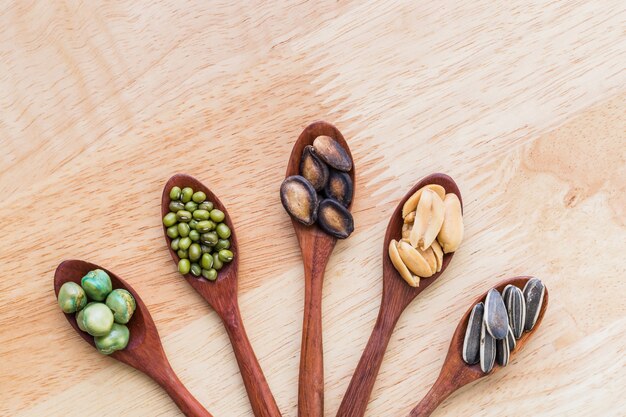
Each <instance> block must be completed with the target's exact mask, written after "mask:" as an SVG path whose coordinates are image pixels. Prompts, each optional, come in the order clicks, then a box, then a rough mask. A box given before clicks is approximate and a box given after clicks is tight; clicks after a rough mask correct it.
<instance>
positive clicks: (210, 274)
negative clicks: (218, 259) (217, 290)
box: [202, 268, 217, 281]
mask: <svg viewBox="0 0 626 417" xmlns="http://www.w3.org/2000/svg"><path fill="white" fill-rule="evenodd" d="M202 276H203V277H205V278H206V279H208V280H209V281H215V280H216V279H217V271H216V270H215V269H213V268H211V269H203V270H202Z"/></svg>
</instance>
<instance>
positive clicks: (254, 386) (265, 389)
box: [161, 174, 281, 417]
mask: <svg viewBox="0 0 626 417" xmlns="http://www.w3.org/2000/svg"><path fill="white" fill-rule="evenodd" d="M174 186H177V187H180V188H181V189H182V188H184V187H191V188H193V190H194V191H202V192H204V193H205V194H206V196H207V197H206V198H207V200H209V201H212V202H213V204H214V207H215V208H217V209H219V210H221V211H222V212H223V213H224V215H225V219H224V222H225V223H226V225H227V226H228V227H229V228H230V231H231V235H230V244H231V246H230V250H231V251H232V252H233V255H234V257H233V260H232V261H231V262H230V263H224V267H223V268H222V269H221V270H219V271H218V275H217V279H216V280H215V281H209V280H207V279H205V278H203V277H196V276H194V275H192V274H191V273H188V274H185V275H184V276H183V278H184V279H185V281H187V282H188V283H189V284H190V285H191V286H192V287H193V289H195V290H196V292H198V294H200V296H201V297H202V298H204V299H205V300H206V302H207V303H208V304H209V305H210V306H211V307H212V308H213V310H215V312H216V313H217V314H218V315H219V316H220V318H221V319H222V323H223V324H224V328H225V329H226V332H227V333H228V337H229V338H230V342H231V344H232V346H233V351H234V353H235V357H236V359H237V364H238V365H239V370H240V372H241V376H242V378H243V382H244V385H245V387H246V392H247V394H248V398H249V399H250V405H251V407H252V411H253V412H254V415H255V416H256V417H279V416H280V415H281V414H280V411H279V409H278V406H277V405H276V400H275V399H274V397H273V395H272V392H271V391H270V388H269V385H268V384H267V381H266V379H265V376H264V375H263V371H262V369H261V366H260V365H259V362H258V360H257V358H256V356H255V354H254V350H253V349H252V345H251V344H250V341H249V340H248V336H247V335H246V331H245V329H244V325H243V320H242V319H241V313H240V311H239V303H238V300H237V286H238V284H237V281H238V270H239V256H240V253H239V247H238V244H237V234H236V232H235V226H234V224H233V221H232V218H231V216H230V215H229V214H228V210H226V206H225V205H224V204H222V202H221V201H220V199H219V198H217V196H216V195H215V194H214V193H213V192H212V191H211V190H210V189H209V188H208V187H206V186H205V185H204V184H202V182H200V181H198V180H197V179H196V178H194V177H192V176H191V175H187V174H176V175H174V176H172V177H171V178H170V179H169V180H168V181H167V183H166V184H165V187H164V188H163V195H162V197H161V217H163V216H165V215H166V214H167V213H168V212H169V202H170V196H169V193H170V190H171V189H172V187H174ZM163 236H164V237H165V242H166V245H167V248H168V250H169V252H170V255H171V257H172V260H173V261H174V263H175V264H176V265H178V261H179V260H180V258H179V257H178V255H177V254H176V252H175V251H174V250H173V249H172V248H171V246H170V238H169V237H168V236H167V228H166V227H165V226H164V225H163ZM179 275H180V274H179Z"/></svg>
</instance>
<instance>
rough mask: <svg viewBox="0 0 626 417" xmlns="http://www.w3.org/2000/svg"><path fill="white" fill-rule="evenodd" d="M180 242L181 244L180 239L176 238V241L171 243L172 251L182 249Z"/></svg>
mask: <svg viewBox="0 0 626 417" xmlns="http://www.w3.org/2000/svg"><path fill="white" fill-rule="evenodd" d="M178 242H180V239H179V238H176V239H174V240H172V242H171V243H170V248H172V250H178V249H180V248H179V247H178Z"/></svg>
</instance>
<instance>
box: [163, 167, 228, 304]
mask: <svg viewBox="0 0 626 417" xmlns="http://www.w3.org/2000/svg"><path fill="white" fill-rule="evenodd" d="M172 187H180V188H181V189H182V188H184V187H191V188H193V190H194V191H202V192H203V193H205V194H206V199H207V200H209V201H212V202H213V205H214V207H215V208H216V209H219V210H221V211H222V212H223V213H224V215H225V217H224V223H226V225H227V226H228V227H229V228H230V232H231V234H230V251H231V252H232V253H233V255H234V256H233V260H232V261H231V262H228V263H226V262H224V267H223V268H222V269H221V270H219V271H218V274H217V279H216V280H215V281H209V280H207V279H205V278H203V277H201V276H200V277H196V276H194V275H193V274H191V273H188V274H185V275H183V277H184V278H185V280H186V281H187V282H188V283H189V284H190V285H191V286H192V287H193V288H194V289H195V290H196V291H197V292H198V293H199V294H200V295H201V296H202V298H204V299H205V300H207V302H208V303H209V304H210V305H211V307H213V309H214V310H216V311H218V313H219V312H220V311H224V310H226V309H229V308H231V307H232V301H233V298H236V297H237V285H238V284H237V280H238V271H239V245H238V244H237V233H236V232H235V227H234V225H233V221H232V218H231V217H230V215H229V214H228V210H227V209H226V206H224V204H222V202H221V201H220V199H219V198H217V196H216V195H215V194H214V193H213V192H212V191H211V190H210V189H209V188H208V187H206V186H205V185H204V184H202V183H201V182H200V181H198V180H197V179H196V178H194V177H192V176H191V175H187V174H176V175H174V176H173V177H171V178H170V179H169V181H167V183H166V184H165V187H164V188H163V195H162V196H161V217H163V216H165V215H166V214H167V213H169V211H170V209H169V203H170V190H171V189H172ZM163 236H164V237H165V243H166V244H167V249H168V251H169V252H170V256H171V257H172V259H173V260H174V262H175V263H176V265H178V261H179V260H180V258H179V257H178V255H177V254H176V251H174V250H173V249H172V247H171V246H170V241H171V240H170V238H169V237H168V236H167V228H166V227H165V225H163ZM235 302H236V300H235Z"/></svg>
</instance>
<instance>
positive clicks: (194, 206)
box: [185, 201, 198, 213]
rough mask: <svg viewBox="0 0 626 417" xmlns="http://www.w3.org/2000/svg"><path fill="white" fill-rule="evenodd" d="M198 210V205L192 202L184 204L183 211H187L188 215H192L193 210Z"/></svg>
mask: <svg viewBox="0 0 626 417" xmlns="http://www.w3.org/2000/svg"><path fill="white" fill-rule="evenodd" d="M197 209H198V203H194V202H193V201H188V202H187V203H186V204H185V210H187V211H188V212H190V213H193V212H194V210H197Z"/></svg>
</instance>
